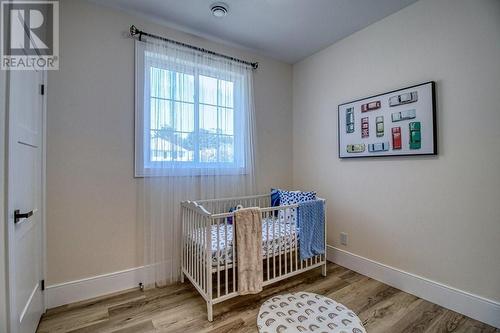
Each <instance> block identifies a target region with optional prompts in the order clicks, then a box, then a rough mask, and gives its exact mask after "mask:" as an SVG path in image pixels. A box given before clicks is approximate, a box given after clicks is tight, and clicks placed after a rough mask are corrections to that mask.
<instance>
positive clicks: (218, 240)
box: [216, 219, 220, 297]
mask: <svg viewBox="0 0 500 333" xmlns="http://www.w3.org/2000/svg"><path fill="white" fill-rule="evenodd" d="M219 228H220V219H217V255H216V258H217V297H220V236H219Z"/></svg>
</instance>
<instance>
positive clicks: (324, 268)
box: [321, 261, 326, 276]
mask: <svg viewBox="0 0 500 333" xmlns="http://www.w3.org/2000/svg"><path fill="white" fill-rule="evenodd" d="M321 275H322V276H326V261H325V264H324V265H323V266H321Z"/></svg>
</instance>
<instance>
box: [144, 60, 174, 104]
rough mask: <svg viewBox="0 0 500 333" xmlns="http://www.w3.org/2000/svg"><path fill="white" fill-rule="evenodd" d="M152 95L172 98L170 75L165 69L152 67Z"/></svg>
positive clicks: (150, 83)
mask: <svg viewBox="0 0 500 333" xmlns="http://www.w3.org/2000/svg"><path fill="white" fill-rule="evenodd" d="M149 73H150V80H149V81H150V82H149V85H150V95H151V96H153V97H161V98H172V96H171V86H170V75H171V73H172V72H170V71H167V70H165V69H160V68H155V67H150V71H149Z"/></svg>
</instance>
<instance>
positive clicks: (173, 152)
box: [150, 131, 194, 162]
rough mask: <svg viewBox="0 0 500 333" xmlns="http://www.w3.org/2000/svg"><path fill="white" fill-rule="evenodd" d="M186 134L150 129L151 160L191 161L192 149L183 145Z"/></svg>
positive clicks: (192, 156)
mask: <svg viewBox="0 0 500 333" xmlns="http://www.w3.org/2000/svg"><path fill="white" fill-rule="evenodd" d="M187 137H188V134H186V133H178V132H174V131H151V142H150V156H151V162H192V161H194V150H193V149H191V150H189V149H186V148H185V147H183V144H182V143H183V142H184V141H186V140H187Z"/></svg>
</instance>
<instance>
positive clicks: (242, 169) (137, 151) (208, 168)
mask: <svg viewBox="0 0 500 333" xmlns="http://www.w3.org/2000/svg"><path fill="white" fill-rule="evenodd" d="M146 64H147V60H146V49H145V47H144V45H143V43H141V42H138V41H136V42H135V123H134V131H135V140H134V144H135V147H134V177H135V178H143V177H155V176H174V177H177V176H204V175H207V176H208V175H227V176H231V175H243V174H248V173H249V170H248V160H247V158H248V157H247V156H246V148H245V147H244V140H245V139H244V138H245V136H246V135H247V133H244V132H243V133H242V134H240V135H237V133H238V132H239V131H245V127H246V126H245V125H244V126H241V127H242V128H237V124H238V123H239V122H237V121H236V117H244V116H245V115H244V114H243V112H237V105H236V104H237V103H236V101H237V100H238V97H239V96H237V94H240V90H242V89H241V88H242V87H241V86H240V87H239V88H238V86H239V85H243V84H244V78H243V76H242V77H241V79H240V80H237V81H233V80H231V81H232V82H234V90H233V94H234V104H233V108H232V109H233V111H234V116H233V117H234V120H235V124H234V128H233V138H234V150H235V154H234V155H235V161H234V162H233V163H224V162H222V163H212V162H205V163H203V162H201V163H195V162H182V161H173V162H146V161H145V150H146V149H145V142H144V141H145V140H144V139H145V135H144V130H145V114H144V112H145V105H146V103H145V96H144V91H145V87H146V85H149V82H146V78H145V72H146V67H145V65H146ZM175 67H176V66H175V65H174V66H172V68H170V67H169V68H168V70H174V71H175ZM148 68H149V67H148ZM186 73H188V72H186ZM191 74H193V75H194V76H198V75H207V76H210V77H214V75H213V73H211V72H210V69H207V70H206V71H204V70H203V69H199V68H196V66H195V65H193V72H192V73H191ZM210 74H212V75H210ZM148 77H149V75H148ZM224 77H225V76H224V74H222V75H218V76H217V79H222V80H223V79H224ZM228 77H229V75H228ZM194 84H195V87H194V94H195V98H194V103H193V104H194V112H195V117H194V118H195V119H194V128H195V130H196V131H198V130H199V105H200V101H199V99H198V95H199V78H198V79H197V78H196V77H195V80H194ZM147 103H148V105H149V100H148V102H147ZM201 104H204V103H201ZM217 107H218V106H217ZM148 128H149V126H148ZM196 145H197V146H198V143H197V144H196ZM148 147H149V145H148ZM236 149H240V150H242V151H241V152H240V153H238V154H236ZM194 152H195V155H197V154H199V148H198V147H197V148H195V151H194ZM238 158H240V159H242V160H243V161H242V164H243V166H239V165H238V161H237V159H238ZM240 162H241V161H240ZM156 163H158V164H160V163H161V164H162V165H168V167H166V168H161V167H157V168H155V167H151V166H152V165H153V164H156ZM148 165H149V167H148ZM240 165H241V164H240Z"/></svg>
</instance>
